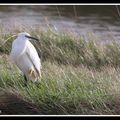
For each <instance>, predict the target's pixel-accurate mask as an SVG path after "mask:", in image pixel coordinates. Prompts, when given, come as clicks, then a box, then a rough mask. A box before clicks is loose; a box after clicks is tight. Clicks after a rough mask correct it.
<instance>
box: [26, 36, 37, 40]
mask: <svg viewBox="0 0 120 120" xmlns="http://www.w3.org/2000/svg"><path fill="white" fill-rule="evenodd" d="M25 37H27V38H30V39H33V40H36V41H39V39H37V38H34V37H31V36H27V35H26V36H25Z"/></svg>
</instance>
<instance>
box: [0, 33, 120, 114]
mask: <svg viewBox="0 0 120 120" xmlns="http://www.w3.org/2000/svg"><path fill="white" fill-rule="evenodd" d="M30 34H31V36H35V37H37V38H39V39H40V41H39V42H34V43H33V44H34V45H35V47H36V49H37V50H38V52H39V54H40V52H42V66H43V67H42V68H43V69H42V79H41V82H40V83H32V82H29V83H28V87H25V86H24V78H23V75H22V74H21V73H20V71H19V70H18V69H17V67H16V66H15V65H13V64H12V63H11V62H10V60H9V59H8V54H9V52H10V50H11V42H12V41H13V39H10V40H9V41H7V42H6V43H5V44H4V45H3V46H2V47H0V52H1V57H0V69H1V71H0V87H1V88H3V89H5V90H12V91H15V92H18V93H19V94H20V95H22V96H23V97H24V99H26V100H28V101H29V100H30V101H32V102H33V103H34V104H36V105H37V106H38V108H39V111H40V113H42V114H55V115H56V114H64V115H66V114H78V115H83V114H120V111H119V109H118V105H119V104H120V102H119V91H120V87H119V86H120V68H119V65H120V59H119V54H120V49H119V47H120V46H119V44H118V43H117V42H115V41H114V42H112V43H109V44H100V43H98V42H97V41H95V40H90V41H85V40H84V39H83V38H82V37H80V36H79V37H74V36H72V35H69V34H66V33H54V32H52V31H47V32H41V31H30ZM1 37H4V36H1ZM6 38H7V37H6V36H5V38H4V39H6ZM3 103H4V101H3Z"/></svg>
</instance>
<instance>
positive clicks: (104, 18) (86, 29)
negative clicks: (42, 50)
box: [0, 5, 120, 42]
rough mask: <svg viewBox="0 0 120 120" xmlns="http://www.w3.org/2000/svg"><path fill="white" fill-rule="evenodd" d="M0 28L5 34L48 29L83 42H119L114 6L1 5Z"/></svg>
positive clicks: (116, 12)
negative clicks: (13, 31) (84, 40)
mask: <svg viewBox="0 0 120 120" xmlns="http://www.w3.org/2000/svg"><path fill="white" fill-rule="evenodd" d="M118 8H119V9H120V6H118ZM0 25H1V26H2V28H4V30H5V31H6V32H9V31H12V30H13V29H15V28H18V29H21V30H25V29H26V28H30V29H34V28H36V27H37V28H41V29H43V30H46V29H47V28H48V26H49V27H50V28H51V29H53V30H55V31H58V32H59V31H70V32H73V33H77V34H78V35H82V36H83V37H84V38H85V39H86V40H87V39H90V38H92V37H94V38H95V39H97V40H101V41H105V42H106V41H110V40H113V39H114V40H120V16H119V15H118V11H117V7H116V6H115V5H60V6H59V5H47V6H46V5H25V6H23V5H22V6H20V5H17V6H15V5H14V6H13V5H10V6H2V5H0Z"/></svg>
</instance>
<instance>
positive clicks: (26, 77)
mask: <svg viewBox="0 0 120 120" xmlns="http://www.w3.org/2000/svg"><path fill="white" fill-rule="evenodd" d="M24 79H25V83H24V85H25V86H27V82H28V80H27V77H26V76H25V75H24Z"/></svg>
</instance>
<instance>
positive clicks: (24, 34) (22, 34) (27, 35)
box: [18, 32, 39, 41]
mask: <svg viewBox="0 0 120 120" xmlns="http://www.w3.org/2000/svg"><path fill="white" fill-rule="evenodd" d="M18 37H20V38H23V39H25V38H29V39H33V40H37V41H39V40H38V39H37V38H34V37H32V36H30V34H29V33H27V32H21V33H19V34H18Z"/></svg>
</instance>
